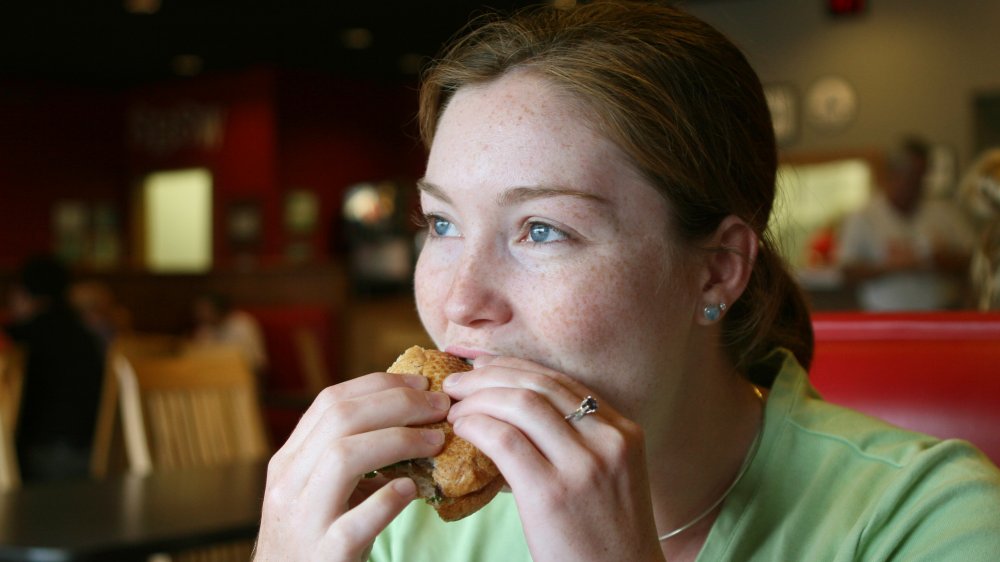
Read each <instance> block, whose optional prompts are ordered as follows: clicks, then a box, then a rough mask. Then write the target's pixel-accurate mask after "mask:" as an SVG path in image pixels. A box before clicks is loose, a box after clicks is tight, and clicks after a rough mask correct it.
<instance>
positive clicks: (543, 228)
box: [528, 222, 568, 244]
mask: <svg viewBox="0 0 1000 562" xmlns="http://www.w3.org/2000/svg"><path fill="white" fill-rule="evenodd" d="M528 238H529V239H530V240H531V241H532V242H534V243H536V244H541V243H546V242H559V241H562V240H566V239H567V238H568V237H567V236H566V233H565V232H563V231H561V230H559V229H558V228H556V227H554V226H552V225H550V224H545V223H543V222H533V223H530V224H529V225H528Z"/></svg>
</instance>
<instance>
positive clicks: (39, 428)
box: [5, 256, 104, 482]
mask: <svg viewBox="0 0 1000 562" xmlns="http://www.w3.org/2000/svg"><path fill="white" fill-rule="evenodd" d="M69 285H70V274H69V271H68V270H67V269H66V267H65V266H64V265H63V264H62V263H61V262H59V261H58V260H56V259H55V258H52V257H49V256H39V257H34V258H31V259H29V260H28V261H26V262H25V264H24V265H23V267H22V268H21V270H20V271H19V272H18V274H17V278H16V279H15V280H14V283H13V286H12V289H11V293H10V295H9V298H10V313H11V323H10V324H9V325H7V326H6V328H5V329H6V332H7V335H8V336H9V337H10V339H11V340H12V341H13V342H15V343H16V344H17V345H19V346H20V347H21V348H22V349H23V350H24V352H25V377H24V386H23V391H22V395H21V407H20V417H19V419H18V424H17V439H16V441H17V455H18V462H19V463H20V468H21V476H22V478H23V479H24V481H25V482H38V481H50V480H59V479H66V478H79V477H86V476H87V475H88V474H89V469H90V451H91V446H92V442H93V438H94V426H95V423H96V419H97V406H98V402H99V400H100V393H101V385H102V381H103V376H102V375H103V372H104V356H103V351H102V350H103V345H102V344H101V342H100V341H99V339H98V338H97V337H96V336H95V335H94V334H93V332H91V331H90V330H89V329H88V328H87V326H86V325H85V324H84V322H83V320H82V319H81V318H80V315H79V314H78V313H77V311H76V310H75V309H74V308H73V307H72V306H71V305H70V303H69V299H68V296H67V291H68V289H69Z"/></svg>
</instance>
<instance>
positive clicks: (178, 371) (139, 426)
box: [110, 347, 269, 474]
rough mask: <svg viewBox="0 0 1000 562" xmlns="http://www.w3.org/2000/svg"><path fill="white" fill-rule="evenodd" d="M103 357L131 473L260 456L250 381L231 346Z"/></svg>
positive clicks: (260, 428)
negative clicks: (115, 396)
mask: <svg viewBox="0 0 1000 562" xmlns="http://www.w3.org/2000/svg"><path fill="white" fill-rule="evenodd" d="M110 360H111V361H112V369H113V371H114V373H115V376H116V378H117V383H118V385H117V386H118V392H119V403H120V407H121V418H122V427H123V429H124V434H125V448H126V451H127V453H128V459H129V467H130V470H131V471H132V472H136V473H140V474H144V473H148V472H150V471H152V470H167V469H175V468H187V467H196V466H210V465H214V464H221V463H226V462H234V461H239V460H263V459H264V458H266V457H267V455H268V453H269V451H268V444H267V438H266V434H265V431H264V424H263V419H262V416H261V410H260V405H259V401H258V395H257V387H256V383H255V381H254V377H253V374H252V373H251V372H250V369H249V368H248V367H247V366H246V364H245V363H244V361H243V359H242V358H241V357H240V355H239V352H238V351H236V350H235V349H232V348H228V347H218V348H211V349H209V348H199V349H197V350H191V351H187V352H184V353H182V354H180V355H176V356H161V357H155V356H146V357H142V356H132V357H128V356H126V355H124V354H121V353H117V354H115V355H114V356H113V357H112V358H111V359H110Z"/></svg>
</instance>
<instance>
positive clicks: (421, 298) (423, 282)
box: [413, 252, 450, 341]
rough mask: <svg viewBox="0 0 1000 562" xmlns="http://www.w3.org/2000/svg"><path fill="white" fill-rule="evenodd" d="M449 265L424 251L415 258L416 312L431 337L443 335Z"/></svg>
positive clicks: (414, 292) (435, 337)
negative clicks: (418, 257)
mask: <svg viewBox="0 0 1000 562" xmlns="http://www.w3.org/2000/svg"><path fill="white" fill-rule="evenodd" d="M448 271H449V266H447V265H446V264H444V263H443V261H442V260H441V259H439V258H437V257H436V256H433V255H428V254H427V253H426V252H425V254H422V255H421V256H420V259H418V260H417V267H416V270H415V271H414V274H413V285H414V291H413V294H414V298H415V300H416V302H417V312H418V313H419V314H420V320H421V321H422V322H423V324H424V328H426V329H427V331H428V333H429V334H430V336H431V337H432V338H434V339H435V341H437V337H439V336H440V335H443V331H444V327H445V326H444V324H445V321H444V301H445V298H447V294H448V289H449V286H450V285H449V283H450V281H449V279H448Z"/></svg>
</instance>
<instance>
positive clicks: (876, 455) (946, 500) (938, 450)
mask: <svg viewBox="0 0 1000 562" xmlns="http://www.w3.org/2000/svg"><path fill="white" fill-rule="evenodd" d="M796 367H797V365H791V366H789V365H788V364H787V362H786V366H785V367H784V368H783V369H782V373H781V374H780V375H779V377H778V379H777V381H776V383H775V389H774V392H772V399H773V400H774V402H775V403H774V404H769V407H768V419H767V423H768V424H771V426H772V427H770V428H769V429H768V430H767V431H768V433H769V434H770V435H769V436H768V437H769V441H770V442H769V443H767V445H768V447H769V449H768V450H767V451H766V456H765V458H762V459H761V464H762V465H763V466H762V467H761V470H760V472H759V474H758V481H757V485H756V489H755V490H754V491H753V496H752V498H751V499H749V501H748V505H747V510H748V511H749V512H750V513H756V518H757V520H756V521H746V522H745V524H746V526H745V527H744V528H743V531H745V532H746V533H747V535H752V534H755V533H764V534H765V535H768V537H769V538H768V539H767V540H764V541H763V542H765V543H769V547H770V548H774V549H777V550H775V551H774V552H775V553H777V552H781V553H784V555H785V556H789V555H792V554H794V556H795V558H796V559H837V560H839V559H844V560H858V559H862V560H890V559H901V560H988V559H992V558H989V557H984V553H987V552H991V553H996V552H1000V471H998V470H997V468H996V467H995V466H993V465H992V464H991V463H990V462H989V460H987V459H986V457H985V456H984V455H983V454H982V453H981V452H979V451H978V450H977V449H975V448H974V447H973V446H972V445H970V444H969V443H966V442H963V441H957V440H945V441H942V440H939V439H936V438H933V437H930V436H927V435H922V434H918V433H914V432H910V431H907V430H904V429H900V428H898V427H894V426H891V425H889V424H886V423H884V422H881V421H880V420H877V419H874V418H871V417H868V416H865V415H863V414H860V413H857V412H854V411H851V410H849V409H846V408H842V407H839V406H836V405H834V404H829V403H827V402H824V401H822V399H821V398H820V397H819V396H818V394H817V393H816V392H815V391H814V390H813V389H812V387H811V386H810V385H809V383H808V380H807V379H806V377H805V373H804V372H803V371H802V370H801V368H800V367H798V368H797V369H796ZM761 452H762V453H764V452H765V451H763V450H762V451H761ZM759 524H763V525H764V526H765V527H766V529H765V528H762V527H759V526H758V525H759ZM774 533H776V536H775V534H774ZM771 537H775V538H774V539H773V540H775V541H776V542H774V543H770V541H771V540H772V538H771ZM745 540H749V541H751V542H753V541H756V540H757V539H753V538H749V539H745ZM782 541H784V542H782Z"/></svg>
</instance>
